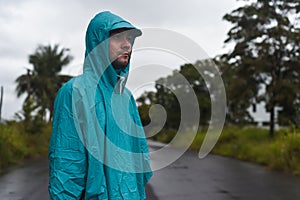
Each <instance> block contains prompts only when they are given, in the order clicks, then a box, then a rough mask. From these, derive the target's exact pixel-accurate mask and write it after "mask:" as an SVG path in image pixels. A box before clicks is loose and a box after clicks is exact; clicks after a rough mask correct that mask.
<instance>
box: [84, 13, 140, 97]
mask: <svg viewBox="0 0 300 200" xmlns="http://www.w3.org/2000/svg"><path fill="white" fill-rule="evenodd" d="M119 28H128V29H135V30H136V32H137V34H136V36H140V35H141V34H142V32H141V31H140V30H139V29H137V28H136V27H134V26H133V25H131V24H130V23H129V22H127V21H125V20H124V19H122V18H121V17H119V16H117V15H114V14H112V13H111V12H109V11H105V12H101V13H99V14H97V15H96V16H95V17H94V18H93V19H92V20H91V22H90V23H89V25H88V28H87V31H86V38H85V42H86V51H85V61H84V67H83V73H84V74H89V76H90V77H91V76H92V77H93V80H94V81H97V82H98V84H101V85H103V86H105V87H113V88H114V89H115V91H117V92H119V93H122V90H123V88H124V87H125V84H126V80H127V77H128V72H129V68H130V61H129V63H128V65H127V66H126V67H124V68H122V69H120V70H116V69H115V68H114V67H113V66H112V65H111V63H110V60H109V33H110V31H111V30H114V29H119Z"/></svg>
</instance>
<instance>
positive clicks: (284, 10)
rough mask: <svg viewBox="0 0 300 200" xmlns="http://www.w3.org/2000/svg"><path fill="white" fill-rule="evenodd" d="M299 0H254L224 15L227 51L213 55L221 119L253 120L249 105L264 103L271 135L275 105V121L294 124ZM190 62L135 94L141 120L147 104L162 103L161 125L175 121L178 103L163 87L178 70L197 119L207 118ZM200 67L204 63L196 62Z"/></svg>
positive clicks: (299, 79) (299, 75)
mask: <svg viewBox="0 0 300 200" xmlns="http://www.w3.org/2000/svg"><path fill="white" fill-rule="evenodd" d="M299 11H300V2H299V1H298V0H272V1H267V0H256V1H250V2H248V3H247V4H246V5H244V6H242V7H239V8H237V9H235V10H234V11H232V12H231V13H229V14H226V15H225V16H224V18H223V19H224V20H226V21H228V22H230V23H232V24H233V27H232V28H231V29H230V30H229V32H228V34H227V35H228V38H227V39H226V40H225V44H229V43H233V44H234V47H233V50H231V51H230V52H228V53H226V54H223V55H219V56H217V57H215V58H214V61H215V63H216V64H217V65H218V66H219V68H220V71H221V74H222V78H223V81H224V84H225V88H226V94H227V101H228V107H227V118H226V123H233V124H245V123H251V122H253V118H252V116H251V115H250V113H249V108H250V107H253V108H254V109H255V108H256V106H257V104H259V103H261V102H264V103H265V105H266V107H265V109H266V112H268V113H270V128H269V130H270V131H269V134H270V136H271V137H273V136H274V126H275V109H276V108H280V111H279V113H278V123H279V124H280V125H295V126H299V124H300V26H299V25H300V24H299V19H300V18H299V17H300V15H299ZM199 64H202V65H205V62H203V61H201V62H200V61H198V62H196V63H195V64H185V65H183V66H181V67H180V70H179V71H178V70H175V71H174V73H173V74H172V75H170V76H168V77H165V78H160V79H159V80H157V81H156V82H155V88H156V91H154V92H153V91H151V92H145V93H144V94H143V95H142V96H141V97H140V98H138V102H139V110H140V113H141V118H142V122H143V123H144V124H148V123H150V118H149V116H148V112H147V111H148V109H149V108H150V107H151V105H153V104H161V105H163V106H164V107H165V109H166V111H167V113H168V118H167V122H166V124H165V129H174V128H177V127H178V124H179V122H180V107H179V104H178V101H177V100H176V98H175V96H174V94H173V93H172V92H171V91H170V90H169V89H168V87H169V86H170V85H173V87H174V88H175V89H176V88H180V87H181V85H180V84H176V81H174V80H176V76H177V75H176V74H177V73H181V74H182V75H183V76H185V78H186V79H187V80H188V81H189V83H190V84H191V85H192V88H193V89H194V91H195V93H196V94H197V98H198V102H199V106H200V111H201V121H200V124H208V123H209V121H210V96H209V94H208V92H207V86H206V85H205V82H204V81H203V78H202V77H201V76H200V74H199V73H198V72H197V71H195V66H197V65H199ZM202 67H205V66H202Z"/></svg>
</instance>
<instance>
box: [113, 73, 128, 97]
mask: <svg viewBox="0 0 300 200" xmlns="http://www.w3.org/2000/svg"><path fill="white" fill-rule="evenodd" d="M117 76H118V77H119V80H118V83H117V87H116V89H115V92H116V93H117V94H122V93H123V91H124V88H125V83H126V81H125V80H126V77H125V76H120V75H117Z"/></svg>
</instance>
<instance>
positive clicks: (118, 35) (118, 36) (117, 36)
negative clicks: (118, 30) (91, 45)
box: [112, 34, 121, 40]
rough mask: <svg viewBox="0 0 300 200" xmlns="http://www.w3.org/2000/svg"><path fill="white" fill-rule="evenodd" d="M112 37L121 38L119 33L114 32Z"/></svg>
mask: <svg viewBox="0 0 300 200" xmlns="http://www.w3.org/2000/svg"><path fill="white" fill-rule="evenodd" d="M112 37H113V38H114V39H116V40H119V39H120V38H121V35H120V34H115V35H113V36H112Z"/></svg>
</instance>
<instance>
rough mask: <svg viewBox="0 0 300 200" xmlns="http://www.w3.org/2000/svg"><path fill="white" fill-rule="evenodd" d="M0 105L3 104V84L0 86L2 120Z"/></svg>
mask: <svg viewBox="0 0 300 200" xmlns="http://www.w3.org/2000/svg"><path fill="white" fill-rule="evenodd" d="M2 105H3V86H1V90H0V122H1V120H2V117H1V116H2Z"/></svg>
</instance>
